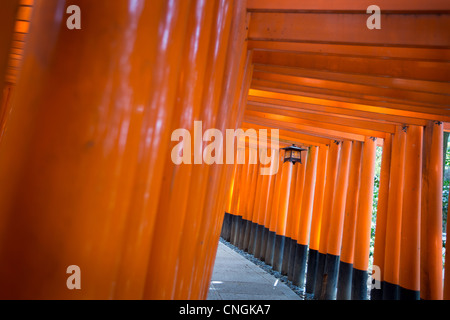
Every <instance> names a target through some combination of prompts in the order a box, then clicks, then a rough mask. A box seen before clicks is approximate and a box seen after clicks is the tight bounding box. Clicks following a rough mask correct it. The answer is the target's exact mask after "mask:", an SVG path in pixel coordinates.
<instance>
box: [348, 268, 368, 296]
mask: <svg viewBox="0 0 450 320" xmlns="http://www.w3.org/2000/svg"><path fill="white" fill-rule="evenodd" d="M367 278H368V274H367V271H365V270H359V269H355V268H353V272H352V300H367Z"/></svg>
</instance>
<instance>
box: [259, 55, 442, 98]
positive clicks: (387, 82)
mask: <svg viewBox="0 0 450 320" xmlns="http://www.w3.org/2000/svg"><path fill="white" fill-rule="evenodd" d="M448 60H449V61H450V50H449V59H448ZM254 70H255V72H268V73H275V74H281V75H290V76H295V77H301V78H310V79H325V80H330V81H338V82H344V83H349V84H361V85H367V86H373V87H377V88H390V89H399V90H410V91H414V92H420V93H429V94H433V93H434V94H438V95H444V96H446V97H448V96H449V95H448V92H450V83H447V82H436V81H420V80H410V79H401V78H386V77H381V76H369V75H361V74H347V73H337V72H327V71H322V70H311V69H303V68H287V67H282V66H271V65H258V64H256V65H255V66H254Z"/></svg>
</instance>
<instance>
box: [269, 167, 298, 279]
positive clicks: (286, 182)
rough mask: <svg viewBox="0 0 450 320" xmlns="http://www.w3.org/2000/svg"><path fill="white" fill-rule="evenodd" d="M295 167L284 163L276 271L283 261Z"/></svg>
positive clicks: (274, 259)
mask: <svg viewBox="0 0 450 320" xmlns="http://www.w3.org/2000/svg"><path fill="white" fill-rule="evenodd" d="M293 167H294V164H293V163H292V162H290V161H287V162H285V163H284V164H283V171H282V173H281V183H280V187H281V189H280V200H279V204H278V217H277V228H276V236H275V248H274V254H273V269H274V270H275V271H281V265H282V263H283V251H284V244H285V239H286V221H287V214H288V209H289V196H290V186H291V178H292V170H293Z"/></svg>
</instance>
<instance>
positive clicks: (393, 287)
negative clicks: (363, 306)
mask: <svg viewBox="0 0 450 320" xmlns="http://www.w3.org/2000/svg"><path fill="white" fill-rule="evenodd" d="M381 287H382V288H383V300H398V299H399V291H400V287H399V286H398V285H397V284H393V283H390V282H387V281H382V282H381Z"/></svg>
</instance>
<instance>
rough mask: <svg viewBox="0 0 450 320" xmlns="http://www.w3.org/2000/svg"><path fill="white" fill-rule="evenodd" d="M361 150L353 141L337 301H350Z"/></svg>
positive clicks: (361, 146) (360, 146) (361, 144)
mask: <svg viewBox="0 0 450 320" xmlns="http://www.w3.org/2000/svg"><path fill="white" fill-rule="evenodd" d="M362 150H363V143H362V142H359V141H353V148H352V157H351V160H350V161H351V162H350V175H349V178H348V191H347V199H346V201H345V217H344V229H343V238H342V249H341V257H340V263H339V278H338V283H337V293H336V299H337V300H350V299H351V293H352V269H353V252H354V248H355V231H356V217H357V213H358V204H359V193H360V183H361V165H362Z"/></svg>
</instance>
